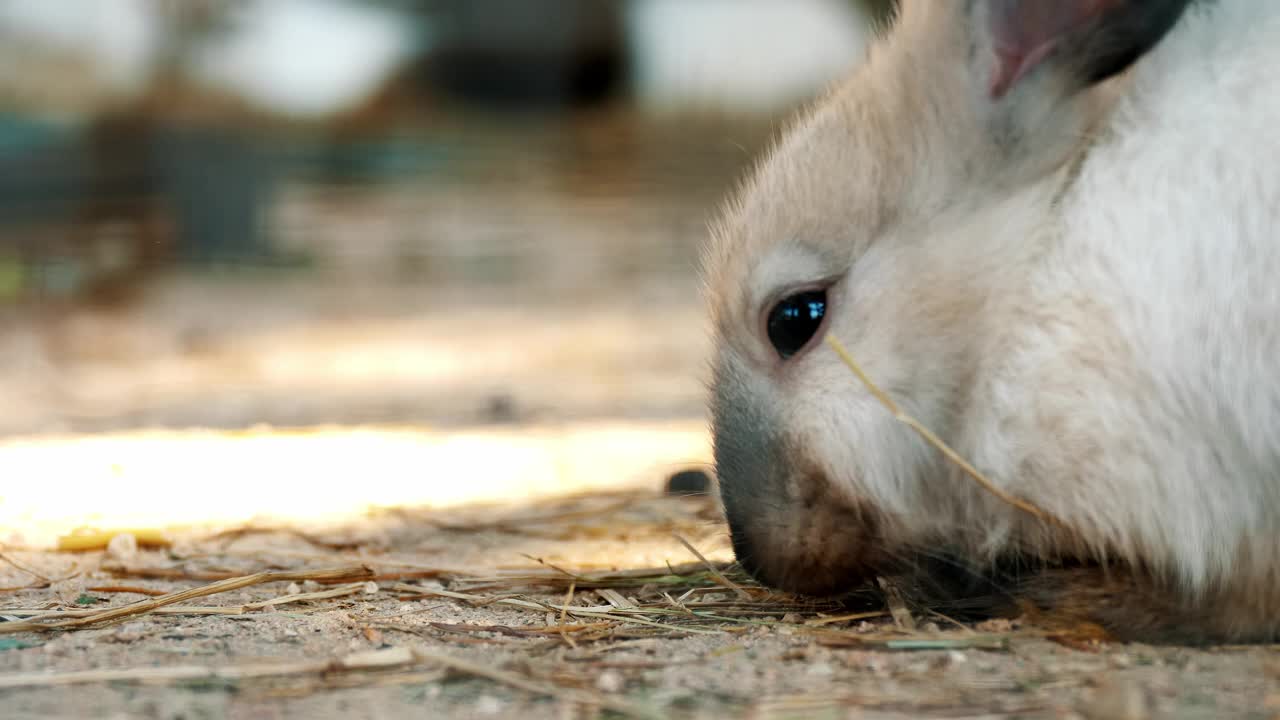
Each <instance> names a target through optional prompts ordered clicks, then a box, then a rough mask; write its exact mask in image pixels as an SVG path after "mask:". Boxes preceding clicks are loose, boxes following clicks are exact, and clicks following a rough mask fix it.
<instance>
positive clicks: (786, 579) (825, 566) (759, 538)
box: [729, 498, 889, 596]
mask: <svg viewBox="0 0 1280 720" xmlns="http://www.w3.org/2000/svg"><path fill="white" fill-rule="evenodd" d="M758 510H759V515H756V516H754V517H753V516H746V517H743V516H741V515H739V516H736V517H735V515H734V514H733V513H730V514H729V530H730V536H731V538H732V541H733V550H734V554H735V555H736V557H737V558H738V562H739V564H741V565H742V568H743V570H745V571H746V572H747V573H749V574H750V575H751V576H752V577H754V578H756V579H757V580H759V581H760V582H761V583H762V584H764V585H767V586H769V587H774V588H778V589H780V590H786V591H788V592H794V593H798V594H802V595H813V596H831V595H838V594H840V593H843V592H846V591H848V590H851V589H853V588H856V587H858V586H859V585H862V584H863V583H864V582H866V581H867V580H869V579H870V578H872V577H874V576H875V575H877V574H879V573H882V572H885V571H886V570H887V569H888V565H889V563H888V562H887V556H886V554H885V552H884V549H883V544H882V541H881V539H880V536H879V532H878V526H879V523H878V521H877V520H876V516H875V514H874V513H873V512H871V511H870V510H869V509H868V508H863V507H850V506H848V505H845V504H843V503H841V502H838V501H836V500H834V499H832V498H826V499H823V500H815V501H813V502H798V503H794V504H792V505H790V506H778V505H774V506H768V505H765V506H762V507H760V508H759V509H758Z"/></svg>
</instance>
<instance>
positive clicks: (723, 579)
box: [675, 535, 751, 600]
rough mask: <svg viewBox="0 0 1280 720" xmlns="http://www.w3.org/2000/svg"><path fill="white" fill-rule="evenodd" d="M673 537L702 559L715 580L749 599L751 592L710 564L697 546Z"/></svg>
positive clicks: (741, 596)
mask: <svg viewBox="0 0 1280 720" xmlns="http://www.w3.org/2000/svg"><path fill="white" fill-rule="evenodd" d="M675 538H676V539H677V540H679V541H680V544H681V545H684V546H685V549H687V550H688V551H689V552H691V553H693V556H694V557H696V558H698V560H700V561H702V564H703V565H704V566H705V567H706V568H707V571H708V572H710V573H711V576H712V577H714V578H715V579H716V581H718V582H719V583H720V584H721V585H724V586H725V587H727V588H729V589H730V590H732V591H734V592H735V593H737V595H738V597H739V598H741V599H743V600H750V599H751V593H749V592H747V591H746V590H743V589H742V586H741V585H738V584H737V583H735V582H733V581H732V580H730V579H729V578H727V577H725V576H724V573H722V572H720V571H719V570H717V569H716V566H715V565H712V564H711V561H710V560H707V558H706V556H704V555H703V554H702V553H700V552H698V548H696V547H694V546H693V544H692V543H690V542H689V541H688V540H685V539H684V538H682V537H680V536H679V535H676V536H675Z"/></svg>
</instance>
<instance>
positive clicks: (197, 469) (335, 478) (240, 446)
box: [0, 421, 709, 547]
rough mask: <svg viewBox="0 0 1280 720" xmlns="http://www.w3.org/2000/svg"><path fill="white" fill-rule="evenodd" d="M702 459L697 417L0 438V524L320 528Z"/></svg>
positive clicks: (649, 476)
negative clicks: (458, 427)
mask: <svg viewBox="0 0 1280 720" xmlns="http://www.w3.org/2000/svg"><path fill="white" fill-rule="evenodd" d="M707 462H709V449H708V440H707V435H706V430H705V427H704V425H703V424H702V423H701V422H698V421H670V422H655V423H649V424H637V423H612V424H609V423H603V424H591V423H586V424H573V425H562V426H546V427H534V428H522V429H514V428H513V429H476V430H469V431H454V432H432V431H428V430H420V429H411V428H321V429H314V430H307V431H293V432H272V431H268V430H262V431H243V432H214V431H186V432H145V433H124V434H115V435H94V436H66V437H49V438H35V439H17V440H9V441H6V442H3V443H0V477H2V478H4V479H5V483H4V487H3V489H2V490H0V527H3V528H4V529H5V530H4V531H5V536H4V539H5V541H6V542H8V543H10V544H19V545H25V546H32V547H51V546H53V545H54V544H55V543H56V539H57V537H58V536H60V535H64V534H67V533H70V532H72V531H74V530H77V529H79V528H83V527H94V528H99V529H104V530H111V529H137V528H182V527H188V528H191V527H205V528H212V527H226V526H232V525H236V524H241V523H246V522H250V521H259V522H275V523H284V524H289V525H291V526H304V527H305V526H314V525H317V524H326V525H328V524H334V523H343V522H347V521H358V520H359V519H360V518H361V517H363V516H365V515H366V514H367V513H368V512H369V511H370V510H373V509H376V508H392V507H410V508H415V507H416V508H431V509H435V510H439V509H445V508H451V507H460V506H464V505H476V504H485V503H510V502H520V503H528V502H533V501H537V500H541V499H547V498H554V497H557V496H564V495H569V494H573V493H578V492H582V491H585V490H592V489H594V490H609V489H619V488H628V487H630V488H634V487H637V486H640V485H645V484H648V486H649V487H652V488H653V489H655V490H657V489H659V488H660V487H661V482H662V480H663V477H664V475H665V474H668V473H670V472H673V471H675V470H678V469H681V468H682V467H686V466H689V465H698V464H705V463H707Z"/></svg>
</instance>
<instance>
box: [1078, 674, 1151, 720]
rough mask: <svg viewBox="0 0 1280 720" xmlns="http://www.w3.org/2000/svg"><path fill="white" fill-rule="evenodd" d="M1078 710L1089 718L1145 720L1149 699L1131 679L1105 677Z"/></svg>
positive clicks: (1149, 715) (1149, 705)
mask: <svg viewBox="0 0 1280 720" xmlns="http://www.w3.org/2000/svg"><path fill="white" fill-rule="evenodd" d="M1080 711H1081V713H1083V714H1084V716H1085V717H1086V718H1088V719H1089V720H1147V718H1150V717H1151V701H1150V700H1149V699H1148V698H1147V694H1146V693H1145V692H1143V690H1142V688H1141V687H1139V686H1138V685H1137V684H1136V683H1134V682H1133V681H1132V680H1126V679H1123V678H1115V679H1111V678H1107V679H1103V680H1102V681H1101V682H1099V684H1098V689H1097V690H1095V691H1094V693H1093V697H1092V698H1091V699H1090V700H1089V701H1088V702H1087V703H1085V705H1084V707H1082V708H1081V709H1080Z"/></svg>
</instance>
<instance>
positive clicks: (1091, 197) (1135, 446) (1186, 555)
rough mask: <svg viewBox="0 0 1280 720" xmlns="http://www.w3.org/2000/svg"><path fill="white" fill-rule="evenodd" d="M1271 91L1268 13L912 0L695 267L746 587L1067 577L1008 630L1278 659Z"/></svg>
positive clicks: (1276, 279)
mask: <svg viewBox="0 0 1280 720" xmlns="http://www.w3.org/2000/svg"><path fill="white" fill-rule="evenodd" d="M1276 67H1280V5H1276V4H1275V3H1272V2H1269V1H1268V0H1231V2H1194V1H1190V0H1181V1H1179V0H1021V1H1019V0H969V1H967V2H938V1H937V0H904V2H903V3H902V6H901V8H900V9H899V13H898V16H897V18H896V20H895V22H894V23H893V24H892V26H891V27H890V28H889V29H888V30H887V32H886V33H884V35H883V36H882V37H880V38H879V39H878V40H877V41H876V42H875V43H873V45H872V47H871V48H870V50H869V52H868V55H867V57H866V58H865V61H864V62H863V63H862V64H861V65H860V66H859V67H858V68H857V69H856V70H854V71H853V73H852V75H851V76H850V77H849V78H848V79H846V80H844V81H841V83H839V84H838V85H836V86H835V87H833V88H832V89H831V90H830V91H829V93H828V94H827V95H826V96H825V97H822V98H821V99H819V100H818V101H816V102H815V103H814V105H813V106H812V107H810V108H808V109H806V110H804V111H803V112H802V113H801V114H800V116H799V117H798V119H796V120H794V121H793V122H792V123H791V124H790V125H789V126H788V127H787V128H786V129H785V130H784V132H783V133H782V134H781V136H780V138H779V139H778V140H777V141H776V143H775V144H774V146H773V147H772V148H771V149H770V150H769V151H768V152H767V153H766V154H765V155H764V157H763V158H762V159H761V160H760V161H759V162H758V164H757V166H756V167H755V168H754V169H753V171H752V172H751V174H750V175H749V177H748V178H747V179H746V180H745V181H744V183H743V184H742V186H741V187H740V188H739V189H738V192H737V193H736V195H735V196H734V197H733V198H732V199H731V200H730V201H729V202H728V203H727V204H726V206H725V208H724V211H723V212H722V214H721V216H720V218H719V219H718V220H717V221H716V222H714V223H713V227H712V232H711V237H710V239H709V241H708V243H707V245H706V247H705V249H704V252H703V259H702V263H703V270H702V272H703V281H704V285H705V293H706V296H707V298H708V304H709V306H710V323H711V327H712V332H713V335H714V341H715V342H714V346H715V350H714V354H713V358H712V363H711V366H712V367H711V377H710V381H709V385H710V403H709V404H710V415H711V432H712V438H713V447H714V458H715V464H716V474H717V476H718V478H717V481H718V485H719V495H720V500H721V504H722V506H723V509H724V513H725V516H726V518H727V521H728V525H729V533H730V539H731V541H732V545H733V548H734V552H735V555H736V557H737V559H738V561H739V563H740V564H741V565H742V567H743V568H744V569H745V570H746V571H747V572H749V573H750V574H752V575H754V576H755V577H756V578H757V579H759V580H760V581H761V582H762V583H764V584H766V585H768V586H772V587H776V588H780V589H783V590H787V591H791V592H795V593H801V594H809V595H832V594H838V593H840V592H843V591H845V590H847V589H850V588H853V587H855V586H857V585H859V584H860V583H862V582H864V581H865V580H867V579H869V578H872V577H876V576H879V575H886V574H891V573H899V572H910V571H922V569H923V568H927V567H937V566H938V564H939V562H941V563H943V564H945V565H947V566H948V567H958V568H963V569H965V571H966V572H969V571H971V572H973V573H975V574H979V575H981V574H983V573H990V572H994V569H996V568H1002V567H1010V566H1013V567H1018V568H1022V570H1021V571H1019V572H1020V573H1021V574H1019V575H1018V576H1017V577H1018V578H1021V579H1022V580H1030V579H1031V577H1032V575H1029V574H1027V571H1028V570H1034V569H1036V568H1043V569H1045V570H1046V572H1047V571H1048V570H1049V569H1051V568H1059V569H1060V570H1059V571H1060V572H1062V573H1065V574H1061V575H1052V576H1045V577H1047V580H1046V581H1045V582H1042V583H1040V584H1039V585H1037V584H1036V583H1035V582H1034V581H1032V582H1030V584H1027V583H1023V585H1022V586H1021V587H1022V589H1023V590H1024V591H1025V592H1026V593H1028V595H1027V597H1031V598H1032V599H1033V600H1034V599H1035V598H1040V599H1039V600H1036V602H1043V604H1044V605H1046V606H1047V605H1054V604H1055V601H1054V600H1053V597H1057V598H1058V600H1057V603H1056V604H1057V605H1059V606H1072V607H1076V608H1077V609H1078V608H1079V607H1080V606H1081V605H1088V604H1089V603H1096V604H1097V605H1098V608H1097V617H1098V622H1102V623H1103V624H1104V625H1105V626H1106V627H1107V628H1109V629H1111V630H1112V631H1113V633H1115V634H1117V636H1119V637H1125V633H1130V634H1133V633H1137V634H1136V636H1135V639H1142V638H1143V637H1151V638H1169V639H1173V640H1177V639H1178V638H1188V639H1189V640H1188V641H1189V642H1211V641H1248V640H1269V639H1274V638H1276V637H1277V635H1278V634H1280V633H1278V630H1280V382H1277V381H1278V380H1280V322H1278V321H1280V234H1278V233H1280V230H1278V229H1277V228H1280V135H1278V134H1277V132H1280V130H1277V129H1280V74H1277V73H1276V72H1275V70H1274V68H1276ZM828 334H831V335H832V336H834V337H836V338H838V339H840V340H841V341H842V342H843V343H844V344H845V345H846V346H847V347H848V348H849V350H850V352H851V353H852V355H853V357H855V358H857V360H858V361H859V362H860V363H861V365H862V367H863V368H864V369H865V371H866V373H867V375H868V376H869V377H870V378H872V379H873V380H874V381H875V382H876V383H878V384H879V386H880V387H882V388H883V389H884V390H885V392H886V393H887V394H888V395H889V396H890V397H891V398H892V399H893V400H894V401H895V402H896V403H897V404H899V405H900V406H901V408H902V409H903V411H904V412H906V413H907V414H909V415H911V416H912V417H914V418H915V419H917V420H918V421H919V422H920V423H921V424H923V425H924V426H925V427H928V428H930V429H931V430H932V431H933V432H935V433H936V434H937V436H938V437H939V438H941V439H942V440H943V441H944V442H946V443H947V444H948V445H949V446H950V447H952V448H953V449H954V450H955V451H956V452H957V453H958V454H959V455H960V456H961V457H963V458H965V459H967V460H968V461H969V462H971V463H972V464H973V465H974V466H975V467H976V468H977V469H979V470H980V471H981V472H982V473H983V474H984V475H985V476H986V477H987V478H988V479H989V480H990V481H991V483H993V484H994V485H995V486H996V487H997V488H999V489H1000V490H1001V491H1003V492H1005V493H1007V494H1008V495H1010V496H1013V497H1014V498H1018V499H1020V500H1021V501H1023V502H1025V503H1029V504H1031V505H1033V506H1034V507H1036V508H1038V509H1040V510H1042V511H1043V512H1044V513H1045V517H1051V518H1056V519H1057V520H1058V522H1056V523H1055V522H1046V520H1045V517H1036V516H1033V515H1031V514H1029V513H1027V512H1025V511H1023V510H1020V509H1018V508H1017V507H1013V506H1011V505H1010V504H1009V503H1007V502H1003V501H1002V500H1000V499H999V498H997V497H994V496H993V495H992V494H991V493H989V492H985V491H984V490H983V488H982V487H980V486H979V485H978V484H977V483H975V482H974V481H973V480H972V479H970V477H968V476H966V475H965V474H964V473H963V472H962V471H961V470H960V469H959V468H958V467H957V466H956V465H955V464H954V463H952V462H950V461H949V460H948V459H947V458H945V457H944V456H943V454H942V453H941V452H939V451H938V450H937V449H935V448H933V447H931V446H930V445H928V444H927V443H925V442H924V441H923V440H922V439H921V437H920V436H919V435H917V434H916V433H914V432H912V430H911V429H909V428H908V427H906V426H904V425H903V424H902V423H900V422H897V421H896V420H895V418H894V416H893V415H891V414H890V413H889V412H888V411H886V409H885V407H884V406H883V405H882V404H881V403H880V402H878V401H877V399H876V398H874V397H873V396H872V394H871V393H870V392H868V390H867V388H866V387H865V386H864V385H863V384H861V383H860V382H859V380H858V379H857V378H856V377H855V376H854V375H853V374H852V373H851V372H850V370H849V369H848V368H847V367H846V366H845V365H843V364H842V362H841V360H840V358H839V357H838V356H837V354H836V353H835V352H832V350H831V348H829V347H827V346H826V345H825V344H824V342H823V340H824V338H825V337H826V336H827V335H828ZM1071 568H1083V569H1080V570H1078V572H1080V573H1082V574H1078V575H1073V574H1072V573H1073V572H1077V571H1076V570H1071ZM1055 572H1058V571H1055ZM1002 577H1006V578H1007V577H1010V576H1008V575H1005V576H1002ZM1071 578H1076V579H1077V580H1076V581H1075V590H1071V587H1072V580H1071ZM1014 584H1015V585H1016V584H1017V583H1014ZM1015 589H1016V588H1015ZM1073 592H1074V593H1075V595H1072V593H1073ZM1046 598H1048V599H1046ZM1126 603H1127V606H1126ZM1103 606H1105V607H1103Z"/></svg>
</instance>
